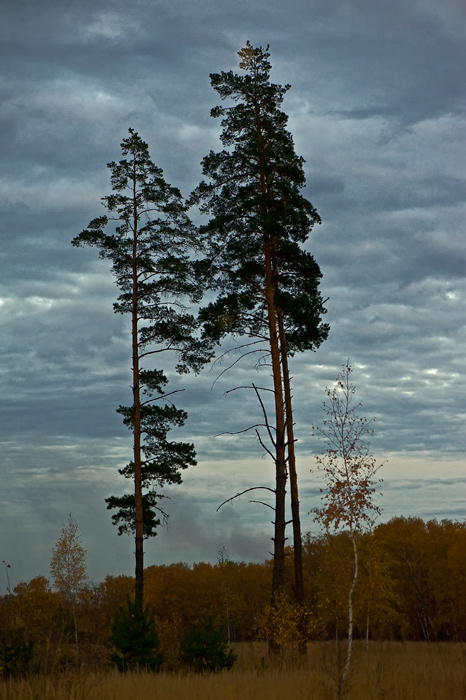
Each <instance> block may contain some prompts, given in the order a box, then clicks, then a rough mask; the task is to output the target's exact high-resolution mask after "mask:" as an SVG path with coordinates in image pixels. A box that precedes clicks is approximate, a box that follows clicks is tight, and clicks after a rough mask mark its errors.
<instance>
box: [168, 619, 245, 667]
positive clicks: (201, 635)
mask: <svg viewBox="0 0 466 700" xmlns="http://www.w3.org/2000/svg"><path fill="white" fill-rule="evenodd" d="M181 654H182V657H183V659H184V661H185V662H186V663H187V664H188V665H189V666H190V667H191V668H192V669H193V670H194V671H197V672H198V673H202V672H203V671H211V672H213V671H221V670H225V669H230V668H231V667H232V666H233V664H234V663H235V661H236V659H237V656H236V654H233V652H232V650H231V649H229V648H228V639H227V635H226V632H225V628H224V625H223V624H222V623H221V622H219V621H218V620H217V618H216V616H215V615H214V614H213V613H211V612H210V611H209V610H207V611H206V612H204V613H200V614H199V615H198V617H197V618H195V619H194V620H192V621H191V622H190V624H189V625H188V627H187V629H186V632H185V634H184V637H183V639H182V641H181Z"/></svg>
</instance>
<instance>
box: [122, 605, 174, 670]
mask: <svg viewBox="0 0 466 700" xmlns="http://www.w3.org/2000/svg"><path fill="white" fill-rule="evenodd" d="M111 642H112V644H113V646H114V647H115V649H116V652H114V653H113V654H111V656H110V657H109V658H110V661H111V662H112V663H113V664H114V665H115V666H116V667H117V668H118V670H119V671H130V670H133V669H140V668H143V669H146V670H148V671H158V670H159V668H160V665H161V663H162V660H163V657H162V654H161V653H160V651H159V646H160V644H159V638H158V635H157V630H156V628H155V622H154V615H153V612H152V611H151V609H150V607H149V606H147V607H146V608H145V609H144V610H142V611H138V610H136V606H135V604H134V603H133V602H131V600H130V599H129V598H128V602H127V607H126V608H120V610H119V611H118V613H117V616H116V618H115V621H114V623H113V626H112V636H111Z"/></svg>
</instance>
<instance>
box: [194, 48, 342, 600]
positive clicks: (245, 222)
mask: <svg viewBox="0 0 466 700" xmlns="http://www.w3.org/2000/svg"><path fill="white" fill-rule="evenodd" d="M238 55H239V57H240V63H239V67H240V69H242V70H243V71H244V75H238V74H236V73H234V72H233V71H229V72H222V73H219V74H212V75H211V83H212V86H213V88H214V89H215V90H216V91H217V92H218V94H219V95H220V97H221V98H222V100H229V102H230V104H229V106H218V107H215V108H214V109H212V111H211V116H213V117H221V118H222V134H221V136H220V138H221V141H222V144H223V146H224V150H222V151H220V152H218V153H215V152H213V151H211V152H210V153H209V154H208V155H207V156H206V157H205V158H204V160H203V161H202V166H203V174H204V175H205V176H206V177H207V178H208V181H203V182H201V184H200V185H199V186H198V188H197V189H196V190H195V192H194V193H193V195H192V198H191V202H192V203H197V204H198V205H199V206H200V209H201V211H202V212H203V213H204V214H207V215H209V216H210V220H209V222H208V223H207V224H206V225H204V226H203V227H202V228H201V233H202V234H203V236H204V237H205V239H206V242H207V245H208V248H209V257H210V259H211V262H212V269H213V274H214V280H215V281H214V287H215V288H216V290H217V291H218V297H217V299H216V300H215V301H214V302H212V303H211V304H209V305H208V306H206V307H205V308H204V309H203V310H202V312H201V318H202V320H203V323H204V333H205V336H206V337H207V338H209V339H211V340H215V341H217V342H218V341H220V340H221V338H222V337H224V336H225V335H227V334H229V333H232V334H237V335H241V336H246V337H247V338H249V339H250V340H247V341H245V345H244V348H245V352H246V353H252V352H257V351H261V342H264V343H265V345H266V352H267V359H266V360H265V362H266V363H267V364H270V366H271V369H272V378H273V412H274V420H273V426H272V427H271V429H270V430H269V435H270V436H271V438H272V442H273V449H272V454H273V458H274V462H275V472H276V474H275V523H274V538H273V541H274V568H273V586H272V598H273V599H274V598H275V595H276V594H277V592H278V591H279V590H280V588H281V587H282V586H283V581H284V558H285V526H286V523H285V496H286V482H287V478H288V475H289V477H290V484H291V497H292V516H293V530H294V550H295V582H296V597H297V599H298V600H302V598H303V580H302V559H301V530H300V518H299V497H298V484H297V475H296V465H295V456H294V442H295V438H294V431H293V410H292V397H291V387H290V373H289V366H288V358H289V357H291V356H292V355H293V354H294V353H296V352H302V351H304V350H315V349H316V348H317V347H318V346H319V345H320V343H321V342H322V341H324V340H325V339H326V337H327V334H328V330H329V328H328V326H327V325H326V324H323V323H322V321H321V317H322V315H323V314H324V313H325V309H324V307H323V302H322V298H321V295H320V293H319V291H318V286H319V281H320V278H321V272H320V269H319V266H318V265H317V263H316V262H315V260H314V258H313V256H312V255H311V254H310V253H308V252H307V251H306V250H304V249H303V247H302V244H303V243H305V241H306V240H307V238H308V236H309V233H310V231H311V229H312V227H313V225H314V224H315V223H320V218H319V215H318V214H317V212H316V210H315V209H314V207H313V206H312V204H311V203H310V202H309V201H308V200H307V199H306V198H305V197H304V196H303V195H302V193H301V190H302V188H303V187H304V184H305V175H304V170H303V163H304V160H303V158H301V157H299V156H297V155H296V153H295V149H294V144H293V138H292V136H291V134H290V133H289V132H288V131H287V129H286V126H287V121H288V117H287V115H286V114H285V113H284V112H282V111H281V109H280V107H281V104H282V102H283V98H284V95H285V93H286V92H287V90H288V89H289V87H290V86H289V85H286V86H284V87H283V86H280V85H275V84H273V83H271V82H270V69H271V65H270V63H269V60H268V59H269V53H268V47H267V49H265V50H264V49H263V48H262V47H259V48H254V47H253V46H251V44H250V43H249V42H248V43H247V44H246V46H245V47H244V48H242V49H241V50H240V51H239V52H238Z"/></svg>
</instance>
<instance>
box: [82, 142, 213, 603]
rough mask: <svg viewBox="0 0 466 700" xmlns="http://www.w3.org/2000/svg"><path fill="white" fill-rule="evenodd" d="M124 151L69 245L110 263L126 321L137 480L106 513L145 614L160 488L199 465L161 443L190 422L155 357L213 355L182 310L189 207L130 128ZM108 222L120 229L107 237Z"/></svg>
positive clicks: (193, 282)
mask: <svg viewBox="0 0 466 700" xmlns="http://www.w3.org/2000/svg"><path fill="white" fill-rule="evenodd" d="M121 149H122V154H123V156H124V158H123V159H122V160H120V161H119V162H118V163H115V162H112V163H109V164H108V168H109V169H110V170H111V183H112V189H113V194H111V195H109V196H108V197H104V198H103V199H102V202H103V204H104V206H105V208H106V210H107V214H106V215H105V216H101V217H99V218H97V219H94V220H93V221H91V223H90V224H89V227H88V229H86V230H84V231H82V232H81V233H80V234H79V236H77V237H76V238H75V239H74V240H73V242H72V243H73V245H75V246H83V245H91V246H95V247H97V248H99V251H100V256H101V257H102V258H105V259H109V260H111V262H112V266H113V274H114V275H115V278H116V283H117V285H118V287H119V289H120V296H119V297H118V300H117V302H116V303H115V304H114V310H115V312H116V313H121V314H128V315H129V317H130V328H131V347H132V404H131V405H130V406H120V407H119V409H118V412H119V413H120V414H122V416H123V421H124V423H125V425H126V426H127V427H128V428H129V429H130V430H131V432H132V435H133V457H132V460H131V461H130V463H129V464H128V465H127V466H126V467H125V468H124V469H121V470H120V473H121V474H122V475H123V476H125V477H127V478H129V479H131V480H132V481H133V483H134V492H133V493H131V494H127V495H125V496H111V497H110V498H108V499H106V500H107V505H108V508H110V509H114V508H116V509H117V512H116V514H115V515H113V518H112V519H113V521H114V523H115V524H119V534H122V533H123V532H134V534H135V539H136V551H135V555H136V589H135V605H136V609H137V610H138V611H139V612H140V613H141V612H142V611H143V575H144V574H143V572H144V552H143V539H144V537H149V536H152V535H155V534H156V527H157V525H159V524H160V519H159V514H160V513H162V514H164V513H163V511H162V509H161V508H160V507H159V506H158V500H159V499H160V498H161V494H159V493H157V491H156V488H157V487H160V486H163V485H164V484H179V483H180V482H181V471H182V470H183V469H185V468H186V467H188V466H190V465H194V464H196V461H195V451H194V446H193V445H192V444H190V443H184V442H175V441H170V440H168V438H167V434H168V432H169V431H170V429H171V428H172V427H179V426H182V425H183V424H184V422H185V420H186V417H187V415H186V413H185V412H184V411H181V410H179V409H177V408H176V407H175V406H174V405H173V403H172V402H171V398H170V397H171V396H172V395H173V393H175V392H169V391H167V388H166V386H167V381H168V380H167V377H166V376H165V374H164V372H163V371H161V370H158V369H154V367H153V359H154V356H159V355H160V354H161V353H164V352H166V351H171V352H174V353H175V354H176V356H177V359H178V364H177V367H176V369H177V370H178V372H180V373H181V372H187V371H189V369H190V368H192V369H194V370H195V371H198V370H199V369H200V368H201V366H202V365H203V363H204V362H206V361H208V360H209V359H210V352H209V349H208V347H207V345H206V343H205V342H201V341H200V340H199V339H196V337H195V335H194V332H195V330H196V319H195V317H194V316H193V315H192V314H191V313H189V311H188V310H187V308H186V306H185V303H184V302H185V300H191V301H195V302H198V301H199V300H200V298H201V295H202V285H201V283H200V279H201V278H200V276H199V274H198V273H197V270H196V263H195V262H194V263H193V262H192V260H191V257H192V255H191V254H192V251H193V250H194V249H195V248H196V246H197V237H196V235H195V229H194V228H193V226H192V224H191V222H190V220H189V218H188V216H187V214H186V211H187V207H186V205H185V203H184V201H183V199H182V197H181V194H180V192H179V190H177V189H176V188H175V187H172V186H170V185H169V184H167V183H166V181H165V179H164V177H163V172H162V170H161V169H160V168H158V167H157V166H156V165H154V163H153V162H152V161H151V159H150V155H149V149H148V146H147V144H146V143H144V141H142V139H141V138H140V137H139V135H138V134H137V133H136V132H135V131H134V130H133V129H129V137H128V138H126V139H124V140H123V142H122V144H121ZM111 222H117V224H116V225H114V226H111V227H110V230H109V231H108V229H107V227H108V225H109V224H110V223H111ZM107 231H108V232H107Z"/></svg>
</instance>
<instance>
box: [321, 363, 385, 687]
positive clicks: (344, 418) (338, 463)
mask: <svg viewBox="0 0 466 700" xmlns="http://www.w3.org/2000/svg"><path fill="white" fill-rule="evenodd" d="M352 372H353V369H352V367H351V366H350V364H349V363H348V362H347V363H346V364H345V365H344V366H343V368H342V370H341V372H340V373H339V374H338V376H337V378H336V382H335V386H334V387H333V388H332V389H328V388H327V389H326V393H327V399H326V400H325V401H324V402H323V406H322V408H323V411H324V413H325V415H326V418H325V419H324V420H323V421H322V425H321V426H317V427H316V426H313V430H314V431H315V434H317V435H318V436H319V437H322V438H323V439H324V440H325V441H326V443H327V445H328V448H327V451H326V452H325V453H324V454H323V455H318V456H316V467H317V470H318V472H320V473H321V475H322V477H323V480H324V482H325V488H323V489H321V493H322V494H323V495H322V501H323V504H322V506H321V507H320V508H316V509H314V512H315V513H316V520H318V521H319V522H321V523H322V525H323V526H324V527H325V529H326V530H327V531H330V530H331V529H333V530H334V531H337V530H339V529H341V530H344V531H346V532H348V533H349V537H350V539H351V545H352V549H353V572H352V577H351V585H350V588H349V591H348V648H347V655H346V661H345V664H344V667H343V672H342V675H341V677H340V678H339V687H338V697H339V698H344V697H345V694H346V691H347V684H348V673H349V669H350V664H351V653H352V643H353V596H354V589H355V586H356V582H357V579H358V572H359V559H358V538H359V536H360V534H361V532H363V531H364V530H365V529H366V530H367V529H369V530H370V529H371V528H372V527H373V524H374V521H375V518H376V517H377V515H379V513H380V512H381V509H380V507H379V506H378V505H377V504H376V503H375V497H376V493H377V487H378V484H379V483H380V482H381V479H378V478H376V475H377V471H378V470H379V469H380V467H381V466H382V465H381V464H377V461H376V459H375V457H374V456H373V455H372V454H370V451H369V447H370V446H369V442H368V437H369V436H370V435H372V434H373V429H372V427H371V424H372V423H373V420H374V419H372V420H368V419H367V418H365V417H364V416H360V415H359V409H360V408H361V406H362V404H361V403H357V402H356V401H355V394H356V387H355V385H354V384H353V383H352V380H351V373H352Z"/></svg>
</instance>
